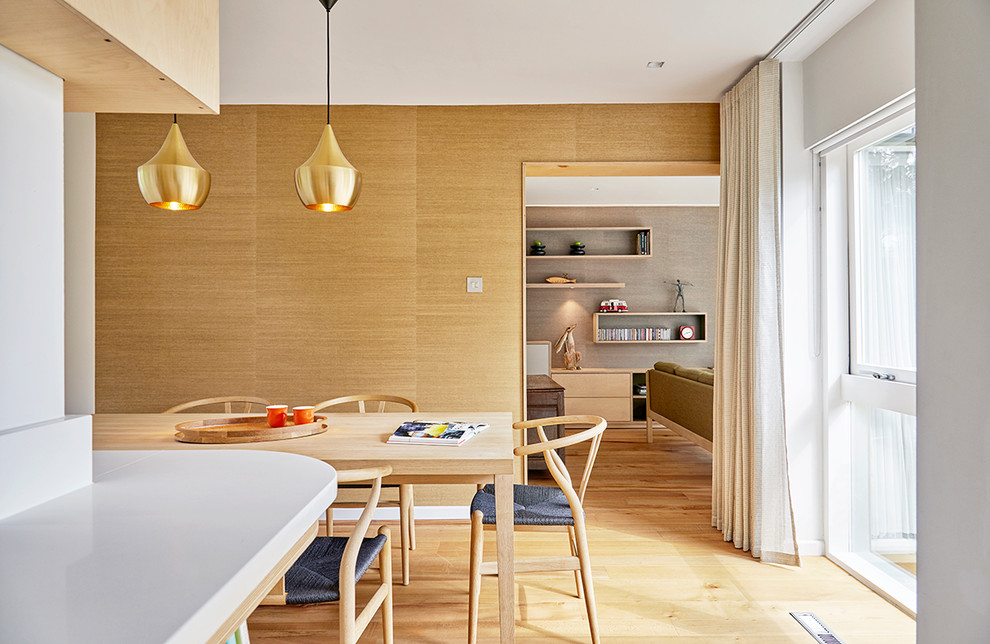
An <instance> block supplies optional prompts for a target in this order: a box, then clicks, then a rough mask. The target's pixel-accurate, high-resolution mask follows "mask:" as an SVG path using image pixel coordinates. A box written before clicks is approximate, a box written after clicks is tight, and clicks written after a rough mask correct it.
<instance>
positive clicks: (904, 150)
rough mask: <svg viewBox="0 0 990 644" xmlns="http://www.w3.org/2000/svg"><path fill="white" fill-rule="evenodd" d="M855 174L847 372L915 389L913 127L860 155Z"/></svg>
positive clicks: (857, 154) (859, 153)
mask: <svg viewBox="0 0 990 644" xmlns="http://www.w3.org/2000/svg"><path fill="white" fill-rule="evenodd" d="M854 168H855V169H854V172H855V208H854V214H853V221H852V229H851V232H852V242H853V263H854V267H853V268H854V270H853V273H852V279H853V284H852V286H853V291H854V300H853V302H852V304H853V312H854V319H853V325H852V326H853V328H852V330H853V332H854V338H853V339H854V343H853V344H854V346H853V355H852V372H853V373H864V372H883V373H887V372H894V373H897V379H898V380H907V381H909V382H914V381H915V378H914V372H915V371H916V370H917V365H916V357H915V355H916V354H915V346H916V342H917V338H916V326H915V293H916V288H915V261H916V258H915V136H914V126H911V127H909V128H907V129H905V130H903V131H901V132H899V133H897V134H895V135H893V136H891V137H888V138H886V139H884V140H882V141H879V142H877V143H874V144H872V145H869V146H867V147H865V148H862V149H860V150H858V151H857V152H856V153H855V157H854ZM899 372H908V373H906V374H905V373H899Z"/></svg>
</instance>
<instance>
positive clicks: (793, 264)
mask: <svg viewBox="0 0 990 644" xmlns="http://www.w3.org/2000/svg"><path fill="white" fill-rule="evenodd" d="M781 72H782V74H781V85H782V92H783V94H782V110H783V114H782V120H781V122H782V126H783V127H782V130H783V131H782V141H783V150H784V154H783V160H782V179H783V181H782V185H783V207H782V209H781V219H782V221H781V224H782V228H781V235H782V240H783V249H782V253H781V290H782V293H783V297H782V300H783V309H782V311H783V342H784V412H785V416H786V419H787V452H788V461H789V463H788V466H789V472H790V481H791V499H792V504H793V506H794V522H795V527H796V530H797V538H798V546H799V548H800V551H801V554H803V555H821V554H824V551H825V542H824V523H823V514H824V509H823V493H822V488H823V481H824V471H823V469H822V462H823V460H822V450H823V446H822V411H821V409H822V400H821V364H820V358H819V356H818V355H817V353H818V346H819V345H818V342H817V336H816V327H815V313H816V311H817V310H818V309H817V306H816V303H815V294H816V292H817V291H816V276H817V273H816V268H817V266H816V264H815V261H814V258H815V257H817V234H816V233H817V218H816V217H815V213H814V212H813V209H812V193H811V171H812V168H811V163H812V161H811V152H810V151H808V150H805V149H804V145H803V141H804V100H803V96H802V87H803V84H804V70H803V66H802V65H801V63H784V64H783V65H782V68H781Z"/></svg>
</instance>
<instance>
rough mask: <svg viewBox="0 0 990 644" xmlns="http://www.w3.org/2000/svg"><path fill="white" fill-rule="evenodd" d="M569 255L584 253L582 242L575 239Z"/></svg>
mask: <svg viewBox="0 0 990 644" xmlns="http://www.w3.org/2000/svg"><path fill="white" fill-rule="evenodd" d="M571 255H584V242H579V241H576V242H574V243H573V244H571Z"/></svg>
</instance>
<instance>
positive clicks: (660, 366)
mask: <svg viewBox="0 0 990 644" xmlns="http://www.w3.org/2000/svg"><path fill="white" fill-rule="evenodd" d="M679 366H680V365H679V364H677V363H676V362H656V363H654V364H653V368H654V369H656V370H657V371H663V372H665V373H674V370H675V369H677V367H679Z"/></svg>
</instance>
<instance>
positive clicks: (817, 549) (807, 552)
mask: <svg viewBox="0 0 990 644" xmlns="http://www.w3.org/2000/svg"><path fill="white" fill-rule="evenodd" d="M798 552H799V553H800V554H801V556H802V557H824V556H825V541H823V540H822V539H807V540H802V541H798Z"/></svg>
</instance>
